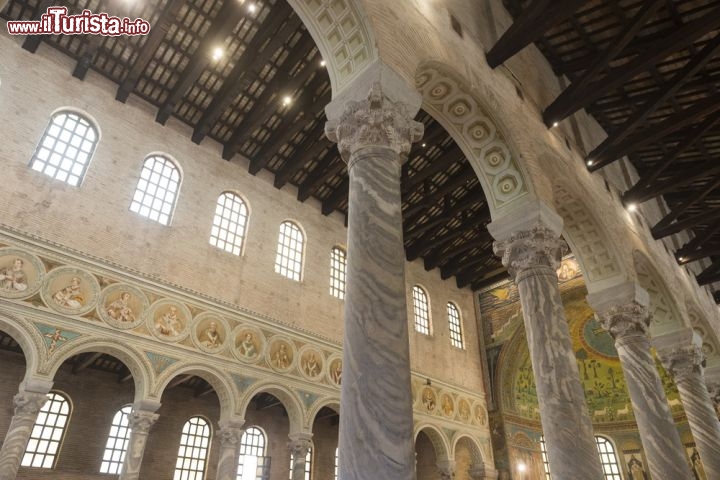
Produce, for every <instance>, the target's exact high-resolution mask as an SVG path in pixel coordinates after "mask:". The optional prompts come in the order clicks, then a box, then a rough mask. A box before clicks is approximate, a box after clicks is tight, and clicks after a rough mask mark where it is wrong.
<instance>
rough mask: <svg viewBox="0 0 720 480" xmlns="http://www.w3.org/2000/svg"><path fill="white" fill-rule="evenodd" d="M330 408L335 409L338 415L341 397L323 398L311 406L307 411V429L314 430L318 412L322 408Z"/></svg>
mask: <svg viewBox="0 0 720 480" xmlns="http://www.w3.org/2000/svg"><path fill="white" fill-rule="evenodd" d="M326 407H327V408H329V409H330V410H333V411H334V412H335V413H337V414H338V415H339V414H340V397H330V398H322V399H320V400H318V401H317V402H315V403H314V404H313V405H312V407H310V410H308V412H307V424H306V425H305V426H306V428H307V431H311V430H312V426H313V424H314V423H315V419H316V418H317V416H318V413H320V410H322V409H323V408H326Z"/></svg>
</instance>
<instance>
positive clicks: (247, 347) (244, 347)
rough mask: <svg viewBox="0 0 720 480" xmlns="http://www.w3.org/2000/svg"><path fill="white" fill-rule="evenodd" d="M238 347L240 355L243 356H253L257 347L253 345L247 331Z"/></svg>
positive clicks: (251, 337)
mask: <svg viewBox="0 0 720 480" xmlns="http://www.w3.org/2000/svg"><path fill="white" fill-rule="evenodd" d="M239 349H240V355H242V356H243V357H245V358H253V357H255V356H256V355H257V347H255V341H254V339H253V334H252V333H250V332H247V333H246V334H245V337H244V338H243V341H242V342H240V346H239Z"/></svg>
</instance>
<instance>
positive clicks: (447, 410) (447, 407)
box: [441, 395, 454, 416]
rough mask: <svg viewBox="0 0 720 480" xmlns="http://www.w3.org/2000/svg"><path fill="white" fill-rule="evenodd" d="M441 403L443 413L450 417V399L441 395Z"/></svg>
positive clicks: (451, 410) (451, 405)
mask: <svg viewBox="0 0 720 480" xmlns="http://www.w3.org/2000/svg"><path fill="white" fill-rule="evenodd" d="M441 403H442V405H441V406H442V411H443V413H444V414H445V415H447V416H450V415H452V414H453V410H454V408H453V404H452V402H451V401H450V397H449V396H447V395H443V396H442V400H441Z"/></svg>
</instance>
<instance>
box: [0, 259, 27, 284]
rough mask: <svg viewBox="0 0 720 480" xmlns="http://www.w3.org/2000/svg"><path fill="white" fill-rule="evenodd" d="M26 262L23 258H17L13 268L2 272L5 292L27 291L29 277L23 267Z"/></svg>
mask: <svg viewBox="0 0 720 480" xmlns="http://www.w3.org/2000/svg"><path fill="white" fill-rule="evenodd" d="M24 265H25V262H24V261H23V259H22V258H16V259H15V260H13V264H12V266H11V267H7V268H4V269H2V271H0V281H2V283H0V285H2V289H3V290H14V291H17V292H23V291H25V290H27V288H28V286H27V275H25V270H23V267H24Z"/></svg>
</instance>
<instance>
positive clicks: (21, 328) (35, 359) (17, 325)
mask: <svg viewBox="0 0 720 480" xmlns="http://www.w3.org/2000/svg"><path fill="white" fill-rule="evenodd" d="M0 330H2V331H3V332H5V333H7V334H8V335H10V336H11V337H12V338H13V340H15V341H16V342H17V343H18V344H19V345H20V348H21V349H22V351H23V356H24V357H25V376H26V377H28V376H32V375H36V374H37V373H38V370H39V366H40V352H42V351H43V350H42V348H41V347H42V346H41V343H40V342H42V340H40V339H38V338H37V336H36V335H35V334H34V331H33V330H30V329H29V328H27V327H26V326H25V323H24V322H22V321H21V320H20V319H18V318H17V317H15V316H13V315H10V314H8V313H4V312H3V313H0Z"/></svg>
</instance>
